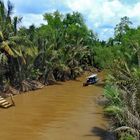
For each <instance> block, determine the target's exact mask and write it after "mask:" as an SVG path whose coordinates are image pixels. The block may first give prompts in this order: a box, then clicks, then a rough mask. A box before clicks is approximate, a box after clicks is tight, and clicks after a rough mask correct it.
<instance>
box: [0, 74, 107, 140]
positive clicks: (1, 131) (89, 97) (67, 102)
mask: <svg viewBox="0 0 140 140" xmlns="http://www.w3.org/2000/svg"><path fill="white" fill-rule="evenodd" d="M86 76H87V75H84V76H82V77H81V78H79V79H78V80H76V81H68V82H61V83H59V84H58V85H53V86H47V87H45V88H43V89H41V90H37V91H31V92H28V93H26V94H22V95H18V96H15V97H14V99H15V103H16V107H11V108H9V109H6V110H3V109H0V124H1V125H0V138H1V139H2V140H19V139H20V140H105V138H106V137H107V135H108V133H107V125H108V122H107V120H106V119H105V118H104V116H103V110H102V107H100V106H99V105H97V103H96V99H97V97H99V96H100V95H101V93H102V92H103V88H102V87H101V86H88V87H83V86H82V83H83V81H84V79H85V77H86ZM100 76H101V77H102V75H101V74H100ZM31 93H32V94H31Z"/></svg>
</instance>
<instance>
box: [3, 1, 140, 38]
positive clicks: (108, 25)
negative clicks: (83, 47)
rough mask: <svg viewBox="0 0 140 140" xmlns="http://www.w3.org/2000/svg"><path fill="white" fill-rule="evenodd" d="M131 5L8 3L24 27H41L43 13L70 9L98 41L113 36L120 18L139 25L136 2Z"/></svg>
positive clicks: (119, 3)
mask: <svg viewBox="0 0 140 140" xmlns="http://www.w3.org/2000/svg"><path fill="white" fill-rule="evenodd" d="M4 1H7V0H4ZM122 1H125V3H123V2H122ZM131 1H134V0H131ZM131 1H130V0H129V3H127V2H128V0H40V1H35V0H28V2H25V0H11V2H13V3H14V5H15V9H16V10H15V11H16V12H15V15H20V16H23V24H24V25H26V26H29V25H30V24H32V23H34V24H35V25H39V24H40V23H43V22H44V21H43V17H42V14H43V13H44V10H46V11H48V10H51V9H53V10H54V9H59V10H60V12H62V13H64V12H66V10H64V9H70V12H71V11H78V12H81V13H82V14H83V15H84V18H85V19H86V20H87V24H88V25H89V27H92V28H93V30H94V31H95V32H98V34H99V37H101V39H104V38H107V37H110V36H111V35H112V34H113V28H114V27H115V25H116V24H117V23H118V22H119V21H120V18H121V17H123V16H128V17H130V20H132V22H133V23H134V25H140V0H138V2H136V0H135V3H134V2H133V4H132V2H131ZM47 3H49V5H48V6H49V7H47ZM60 7H61V8H60ZM37 12H38V13H37Z"/></svg>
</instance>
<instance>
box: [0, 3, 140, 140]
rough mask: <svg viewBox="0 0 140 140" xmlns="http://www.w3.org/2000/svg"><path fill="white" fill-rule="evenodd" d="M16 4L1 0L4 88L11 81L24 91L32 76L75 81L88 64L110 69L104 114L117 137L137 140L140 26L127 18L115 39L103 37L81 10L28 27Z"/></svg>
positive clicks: (0, 54) (0, 51) (50, 16)
mask: <svg viewBox="0 0 140 140" xmlns="http://www.w3.org/2000/svg"><path fill="white" fill-rule="evenodd" d="M13 8H14V7H13V5H12V4H11V3H10V1H8V3H7V6H6V5H5V4H4V3H3V1H1V0H0V91H1V92H3V91H4V90H5V86H7V85H8V86H13V87H15V88H16V89H18V90H22V89H23V83H24V84H26V83H27V84H28V83H29V81H33V80H35V81H40V82H42V83H43V84H52V83H54V82H55V81H56V80H61V81H65V80H69V79H75V78H76V77H77V76H79V75H80V74H81V73H82V72H83V71H84V70H86V69H87V68H88V67H89V66H92V67H93V66H94V67H97V68H100V69H107V70H108V77H107V81H106V86H105V92H104V96H105V97H106V98H107V100H108V102H107V104H106V107H105V113H107V114H109V115H110V116H111V117H112V116H113V117H112V118H113V120H114V121H113V122H114V129H113V130H114V131H115V132H116V133H117V136H118V138H117V139H120V140H134V139H139V134H140V117H139V116H140V107H139V106H140V101H139V99H140V27H137V28H132V26H131V25H132V23H131V22H130V21H129V18H128V17H123V18H121V21H120V23H119V24H117V25H116V27H115V29H114V37H112V38H109V39H108V40H107V41H100V40H99V39H98V37H97V35H96V34H95V33H94V32H93V31H92V30H90V29H89V28H88V27H87V26H86V24H85V21H84V19H83V17H82V15H81V14H80V13H78V12H73V13H67V14H65V15H64V14H61V13H60V12H59V11H55V12H53V13H45V14H44V15H43V17H44V20H45V21H46V24H42V25H40V27H35V26H34V25H31V26H29V27H28V28H27V27H23V26H20V27H19V24H21V22H22V18H21V17H17V16H15V17H13V16H12V13H13ZM26 81H27V82H26ZM24 86H25V85H24Z"/></svg>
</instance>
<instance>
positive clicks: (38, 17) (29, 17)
mask: <svg viewBox="0 0 140 140" xmlns="http://www.w3.org/2000/svg"><path fill="white" fill-rule="evenodd" d="M44 22H45V21H43V16H42V14H25V15H24V16H23V20H22V25H24V26H26V27H28V26H30V25H31V24H34V25H36V26H39V25H40V24H41V23H44Z"/></svg>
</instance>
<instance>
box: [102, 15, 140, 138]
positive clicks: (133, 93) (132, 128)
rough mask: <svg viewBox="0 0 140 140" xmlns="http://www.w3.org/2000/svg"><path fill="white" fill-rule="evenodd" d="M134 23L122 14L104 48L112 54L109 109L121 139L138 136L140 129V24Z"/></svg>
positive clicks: (105, 93)
mask: <svg viewBox="0 0 140 140" xmlns="http://www.w3.org/2000/svg"><path fill="white" fill-rule="evenodd" d="M130 23H131V22H130V21H129V18H127V17H124V18H122V19H121V22H120V23H119V24H118V25H117V26H116V28H115V36H114V38H111V39H110V40H109V41H108V42H107V43H106V47H105V48H104V49H105V50H106V51H107V50H108V51H109V54H110V56H111V58H112V60H111V59H108V60H107V61H106V62H104V63H106V64H107V65H106V66H107V68H108V73H109V74H108V77H107V80H106V87H105V91H104V96H105V97H106V98H107V99H108V101H107V103H106V106H105V113H106V114H108V115H110V116H111V117H112V119H113V126H114V131H115V132H116V134H117V136H118V139H121V140H128V139H129V140H138V139H139V133H140V117H139V115H140V108H139V105H140V104H139V101H140V28H139V27H138V28H132V27H131V26H130V25H129V24H130ZM104 49H103V50H104ZM103 50H102V51H103ZM104 55H106V54H104ZM102 57H103V56H102ZM100 61H102V60H100ZM110 61H111V62H110Z"/></svg>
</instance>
